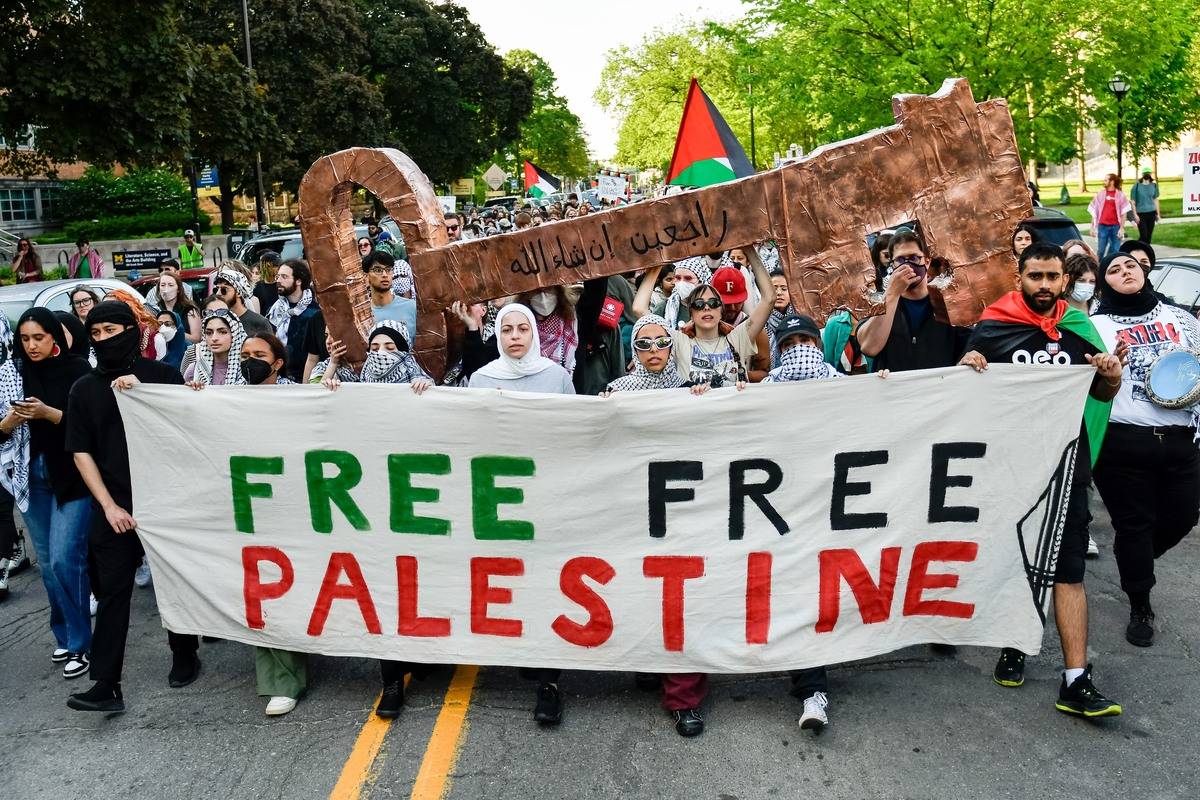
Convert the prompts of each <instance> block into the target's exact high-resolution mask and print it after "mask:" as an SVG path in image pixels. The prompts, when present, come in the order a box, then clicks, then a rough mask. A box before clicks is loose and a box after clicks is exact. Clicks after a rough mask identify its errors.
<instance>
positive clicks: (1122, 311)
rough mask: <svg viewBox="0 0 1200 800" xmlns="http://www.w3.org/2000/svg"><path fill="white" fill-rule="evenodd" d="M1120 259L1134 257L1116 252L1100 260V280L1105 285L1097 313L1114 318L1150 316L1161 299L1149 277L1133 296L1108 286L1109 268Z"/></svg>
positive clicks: (1101, 292)
mask: <svg viewBox="0 0 1200 800" xmlns="http://www.w3.org/2000/svg"><path fill="white" fill-rule="evenodd" d="M1118 258H1128V259H1133V256H1131V255H1129V254H1128V253H1122V252H1116V253H1109V254H1108V255H1106V256H1105V257H1104V258H1103V259H1101V260H1100V274H1099V276H1098V278H1099V280H1101V281H1104V285H1103V288H1102V289H1101V290H1100V305H1099V306H1098V307H1097V308H1096V313H1097V314H1104V315H1107V316H1114V317H1142V316H1145V315H1146V314H1149V313H1150V312H1151V311H1153V310H1154V308H1155V306H1157V305H1158V302H1159V299H1158V295H1156V294H1155V293H1154V287H1153V286H1151V285H1150V277H1149V276H1148V275H1147V276H1146V277H1145V281H1144V282H1143V283H1142V288H1141V289H1139V290H1137V291H1136V292H1134V293H1133V294H1122V293H1121V292H1118V291H1117V290H1116V289H1114V288H1113V287H1111V286H1109V285H1108V268H1109V266H1110V265H1111V264H1112V263H1113V262H1114V261H1116V260H1117V259H1118ZM1138 266H1141V265H1140V264H1139V265H1138Z"/></svg>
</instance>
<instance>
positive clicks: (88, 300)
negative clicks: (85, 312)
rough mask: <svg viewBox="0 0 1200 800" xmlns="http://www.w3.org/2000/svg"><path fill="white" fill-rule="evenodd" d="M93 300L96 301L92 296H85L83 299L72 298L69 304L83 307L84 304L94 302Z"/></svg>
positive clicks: (87, 304) (88, 304)
mask: <svg viewBox="0 0 1200 800" xmlns="http://www.w3.org/2000/svg"><path fill="white" fill-rule="evenodd" d="M95 302H96V301H95V300H93V299H92V298H90V297H87V298H84V299H83V300H72V301H71V305H72V306H74V307H75V308H83V307H84V306H90V305H93V304H95Z"/></svg>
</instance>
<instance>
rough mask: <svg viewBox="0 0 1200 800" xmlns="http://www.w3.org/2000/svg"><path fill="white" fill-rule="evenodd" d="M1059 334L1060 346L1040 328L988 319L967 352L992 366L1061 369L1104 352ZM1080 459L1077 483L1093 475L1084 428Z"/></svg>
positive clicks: (1076, 337)
mask: <svg viewBox="0 0 1200 800" xmlns="http://www.w3.org/2000/svg"><path fill="white" fill-rule="evenodd" d="M1059 332H1060V333H1061V334H1062V336H1061V337H1060V338H1059V340H1058V341H1057V342H1055V341H1053V340H1051V339H1050V337H1049V336H1047V335H1046V334H1045V333H1044V332H1043V331H1042V329H1041V328H1035V327H1033V326H1032V325H1021V324H1019V323H1015V322H998V321H996V320H990V319H985V320H982V321H980V322H979V324H978V325H976V326H975V330H974V331H973V332H972V333H971V339H970V341H969V342H967V350H968V352H969V351H971V350H974V351H976V352H978V353H979V354H980V355H982V356H983V357H984V358H986V359H987V360H988V363H989V364H1048V365H1059V366H1064V367H1066V366H1072V365H1074V366H1078V365H1081V364H1082V365H1084V366H1087V363H1088V362H1087V358H1085V356H1094V355H1096V354H1097V353H1100V352H1102V351H1101V350H1100V349H1099V348H1097V347H1096V346H1095V345H1093V344H1092V343H1091V342H1089V341H1088V340H1087V339H1084V338H1083V337H1082V336H1079V335H1077V334H1075V333H1072V332H1071V331H1064V330H1062V329H1061V328H1060V329H1059ZM1080 432H1081V434H1082V435H1081V436H1080V437H1079V455H1078V457H1076V459H1075V465H1076V469H1075V478H1076V480H1075V482H1076V483H1079V481H1080V480H1083V482H1084V483H1086V482H1087V481H1086V479H1084V478H1083V476H1085V475H1090V474H1091V471H1090V469H1088V467H1089V465H1090V456H1091V448H1090V447H1089V446H1088V437H1087V430H1086V428H1084V427H1083V426H1082V424H1081V427H1080Z"/></svg>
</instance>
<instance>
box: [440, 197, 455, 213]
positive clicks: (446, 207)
mask: <svg viewBox="0 0 1200 800" xmlns="http://www.w3.org/2000/svg"><path fill="white" fill-rule="evenodd" d="M437 199H438V203H440V204H441V206H442V212H443V213H445V214H452V213H454V212H455V211H457V210H458V198H457V197H456V196H454V195H452V194H439V195H438V196H437Z"/></svg>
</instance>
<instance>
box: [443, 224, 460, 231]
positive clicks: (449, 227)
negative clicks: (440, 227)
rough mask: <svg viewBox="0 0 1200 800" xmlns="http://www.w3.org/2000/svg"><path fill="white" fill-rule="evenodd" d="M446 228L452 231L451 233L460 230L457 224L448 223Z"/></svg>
mask: <svg viewBox="0 0 1200 800" xmlns="http://www.w3.org/2000/svg"><path fill="white" fill-rule="evenodd" d="M446 230H448V231H450V233H456V232H457V231H458V226H457V225H447V226H446Z"/></svg>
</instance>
